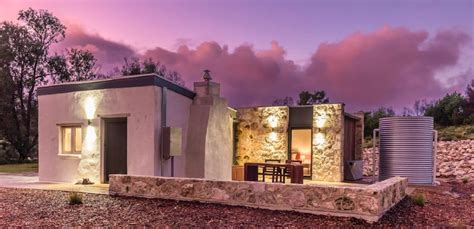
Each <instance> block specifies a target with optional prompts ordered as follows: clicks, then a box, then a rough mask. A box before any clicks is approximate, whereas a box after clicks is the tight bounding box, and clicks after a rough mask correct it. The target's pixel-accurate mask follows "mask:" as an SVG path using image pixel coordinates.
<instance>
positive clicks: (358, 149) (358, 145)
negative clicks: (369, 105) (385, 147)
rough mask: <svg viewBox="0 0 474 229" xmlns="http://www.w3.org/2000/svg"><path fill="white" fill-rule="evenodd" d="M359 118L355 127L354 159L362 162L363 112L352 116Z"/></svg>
mask: <svg viewBox="0 0 474 229" xmlns="http://www.w3.org/2000/svg"><path fill="white" fill-rule="evenodd" d="M352 115H354V116H357V117H358V118H359V120H358V121H356V127H355V159H356V160H362V152H363V151H364V112H357V113H354V114H352Z"/></svg>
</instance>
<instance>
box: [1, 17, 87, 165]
mask: <svg viewBox="0 0 474 229" xmlns="http://www.w3.org/2000/svg"><path fill="white" fill-rule="evenodd" d="M18 20H19V23H13V22H2V23H0V132H1V134H2V135H3V137H5V138H6V139H7V140H8V141H9V142H10V143H11V144H12V145H13V147H14V148H15V150H16V151H17V153H18V155H19V158H18V159H19V160H20V161H21V160H25V159H26V158H28V157H29V156H32V155H33V153H34V152H35V149H36V145H37V140H38V131H37V123H38V121H37V120H38V102H37V97H36V88H37V87H38V86H40V85H45V84H48V83H50V82H66V81H72V80H82V79H90V78H92V77H93V74H92V73H91V71H92V70H91V69H93V68H94V65H95V58H93V56H92V54H90V53H88V52H85V51H84V52H83V51H79V50H70V51H69V52H68V57H60V56H57V55H56V56H53V57H51V56H49V48H50V46H51V45H52V44H54V43H57V42H59V41H61V40H62V39H64V37H65V31H66V27H65V26H64V25H63V24H61V22H60V21H59V19H58V18H56V17H55V16H53V15H52V14H51V13H50V12H48V11H47V10H33V9H31V8H29V9H27V10H21V11H20V12H19V16H18Z"/></svg>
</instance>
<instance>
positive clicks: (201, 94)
mask: <svg viewBox="0 0 474 229" xmlns="http://www.w3.org/2000/svg"><path fill="white" fill-rule="evenodd" d="M202 78H203V80H204V81H201V82H195V83H194V92H196V97H195V98H194V104H199V105H212V104H214V100H215V99H216V98H220V84H219V83H216V82H212V81H211V80H212V77H211V71H209V70H207V69H206V70H204V74H203V76H202Z"/></svg>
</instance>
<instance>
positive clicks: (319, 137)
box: [314, 133, 326, 147]
mask: <svg viewBox="0 0 474 229" xmlns="http://www.w3.org/2000/svg"><path fill="white" fill-rule="evenodd" d="M314 143H315V144H316V145H317V146H319V147H322V146H323V145H324V143H326V140H325V139H324V134H322V133H317V134H316V135H315V136H314Z"/></svg>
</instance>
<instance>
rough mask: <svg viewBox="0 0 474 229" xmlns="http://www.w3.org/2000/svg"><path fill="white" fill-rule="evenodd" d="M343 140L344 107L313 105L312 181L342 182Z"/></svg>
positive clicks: (340, 105) (338, 105)
mask: <svg viewBox="0 0 474 229" xmlns="http://www.w3.org/2000/svg"><path fill="white" fill-rule="evenodd" d="M343 139H344V105H343V104H319V105H314V107H313V164H312V169H313V171H312V180H318V181H330V182H338V181H343V180H344V171H343V159H344V158H343V152H344V151H343V149H344V144H343Z"/></svg>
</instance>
